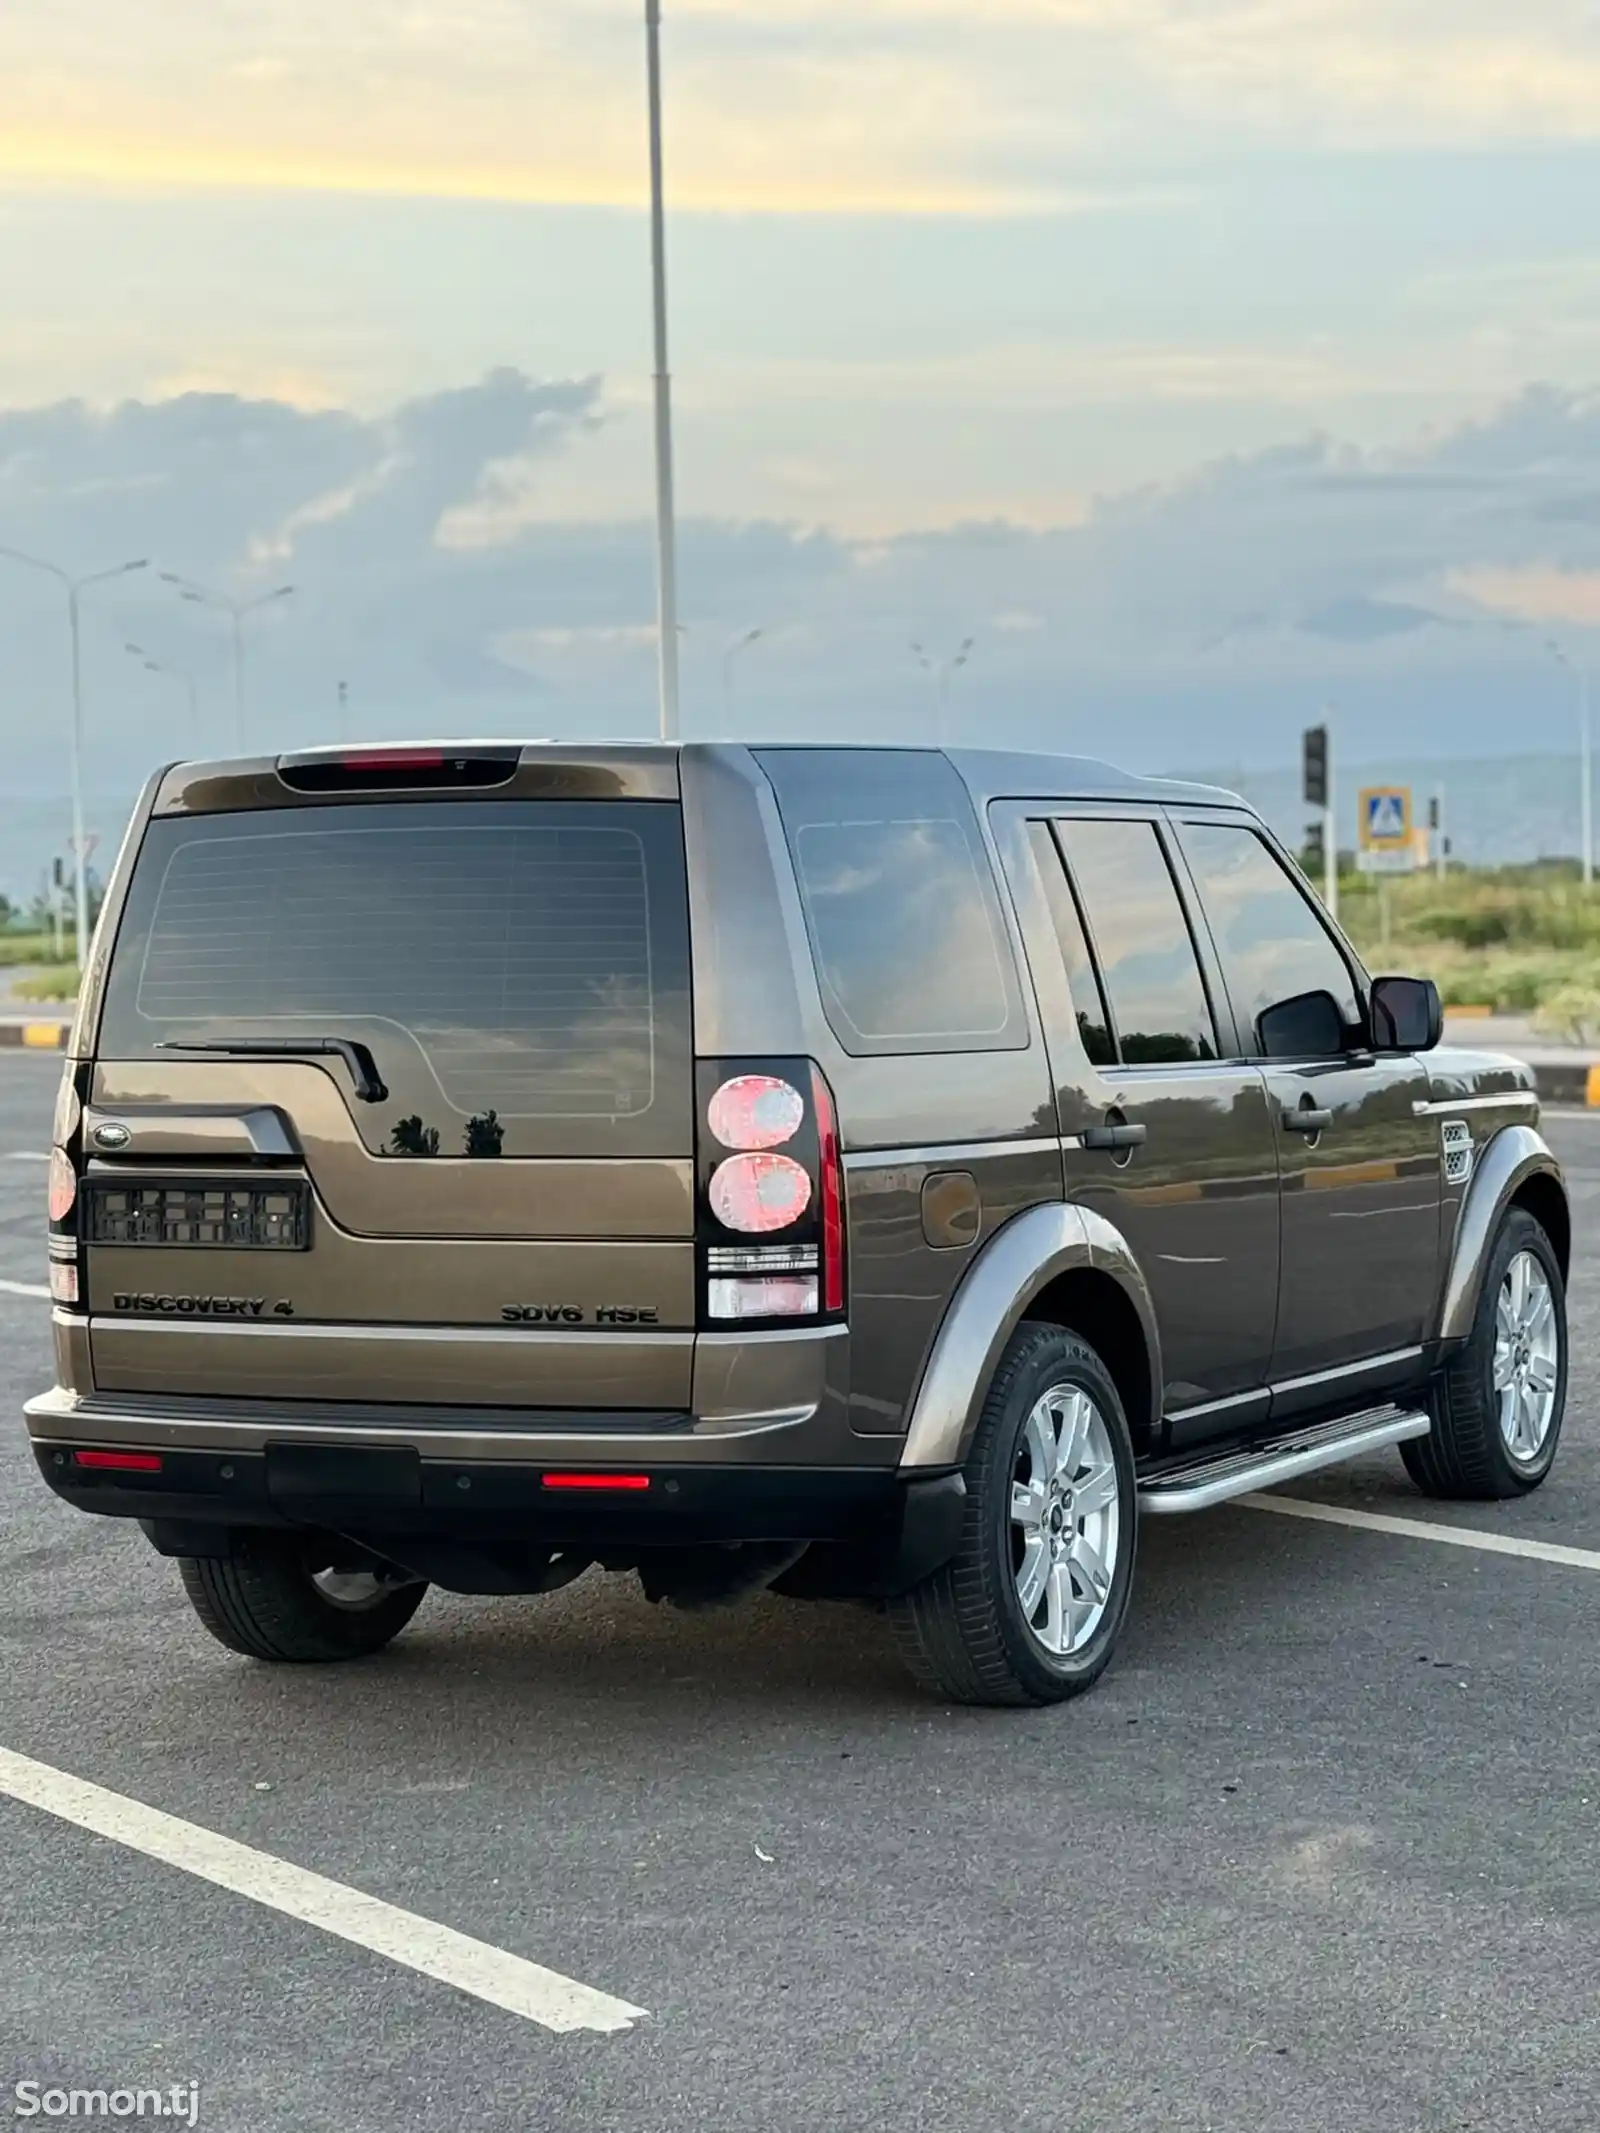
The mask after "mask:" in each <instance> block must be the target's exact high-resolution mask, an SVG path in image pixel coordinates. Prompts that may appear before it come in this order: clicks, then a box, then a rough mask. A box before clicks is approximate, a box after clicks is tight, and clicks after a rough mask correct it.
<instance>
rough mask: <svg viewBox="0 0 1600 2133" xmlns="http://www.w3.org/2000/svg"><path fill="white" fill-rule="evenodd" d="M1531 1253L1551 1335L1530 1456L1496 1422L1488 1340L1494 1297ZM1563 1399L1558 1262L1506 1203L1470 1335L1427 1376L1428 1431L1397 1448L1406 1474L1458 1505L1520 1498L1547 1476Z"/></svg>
mask: <svg viewBox="0 0 1600 2133" xmlns="http://www.w3.org/2000/svg"><path fill="white" fill-rule="evenodd" d="M1522 1252H1527V1253H1531V1255H1532V1256H1533V1258H1534V1259H1536V1260H1537V1261H1538V1263H1539V1265H1540V1267H1541V1268H1542V1269H1543V1271H1544V1275H1545V1279H1546V1280H1547V1281H1548V1283H1549V1285H1550V1295H1551V1301H1552V1306H1553V1310H1554V1326H1555V1334H1556V1357H1557V1362H1556V1385H1555V1408H1554V1412H1553V1414H1552V1416H1551V1420H1550V1423H1549V1426H1548V1429H1547V1430H1546V1433H1545V1436H1544V1440H1543V1442H1542V1443H1541V1444H1540V1446H1539V1448H1538V1450H1537V1452H1536V1453H1534V1454H1532V1455H1529V1456H1524V1457H1519V1456H1517V1455H1516V1454H1515V1453H1514V1452H1513V1451H1512V1449H1511V1447H1510V1445H1509V1444H1508V1443H1507V1441H1506V1438H1505V1435H1504V1434H1503V1432H1502V1430H1501V1427H1500V1400H1499V1396H1498V1395H1497V1393H1496V1392H1495V1387H1494V1372H1495V1339H1496V1330H1497V1314H1498V1310H1499V1303H1500V1294H1501V1290H1502V1287H1503V1286H1504V1284H1505V1280H1506V1275H1507V1270H1508V1269H1509V1268H1510V1266H1511V1263H1512V1261H1513V1260H1514V1259H1515V1258H1516V1257H1517V1256H1518V1254H1519V1253H1522ZM1566 1404H1567V1300H1566V1289H1565V1285H1564V1283H1563V1282H1562V1279H1561V1262H1560V1261H1559V1260H1558V1259H1557V1257H1556V1254H1555V1248H1554V1246H1553V1245H1552V1244H1551V1242H1550V1239H1549V1238H1548V1237H1547V1236H1546V1234H1545V1232H1544V1230H1543V1229H1542V1228H1541V1227H1540V1225H1539V1223H1538V1222H1537V1221H1535V1219H1534V1217H1533V1216H1532V1215H1530V1214H1529V1213H1528V1212H1527V1210H1526V1209H1525V1208H1521V1207H1513V1208H1512V1209H1511V1210H1510V1211H1509V1212H1508V1214H1507V1215H1506V1218H1505V1220H1504V1221H1503V1222H1502V1223H1501V1225H1500V1232H1499V1235H1498V1236H1497V1237H1496V1238H1495V1243H1494V1249H1493V1251H1492V1252H1491V1253H1490V1255H1489V1262H1488V1265H1487V1267H1486V1268H1485V1270H1484V1281H1483V1293H1482V1295H1481V1296H1480V1297H1479V1298H1478V1309H1477V1312H1476V1315H1475V1316H1474V1319H1473V1323H1472V1332H1471V1335H1470V1337H1469V1338H1468V1339H1467V1341H1466V1342H1465V1344H1464V1345H1463V1346H1462V1347H1461V1348H1459V1349H1457V1351H1456V1352H1455V1354H1454V1355H1453V1356H1452V1357H1451V1358H1450V1360H1449V1362H1448V1363H1446V1364H1445V1366H1444V1368H1443V1369H1442V1370H1441V1371H1440V1372H1439V1374H1438V1376H1437V1377H1436V1378H1435V1380H1434V1382H1433V1386H1432V1390H1431V1394H1430V1399H1429V1406H1430V1408H1431V1411H1432V1415H1433V1430H1432V1432H1431V1434H1430V1435H1428V1436H1426V1437H1417V1438H1414V1439H1413V1440H1412V1441H1411V1442H1410V1443H1408V1444H1402V1445H1401V1447H1400V1456H1401V1458H1402V1459H1404V1461H1405V1464H1406V1472H1407V1473H1408V1474H1409V1475H1410V1476H1411V1478H1412V1480H1413V1481H1414V1482H1415V1483H1416V1485H1417V1487H1418V1488H1419V1489H1421V1490H1422V1492H1423V1494H1424V1495H1426V1496H1437V1497H1441V1498H1445V1499H1452V1500H1455V1501H1458V1502H1460V1501H1466V1502H1479V1503H1482V1502H1490V1501H1493V1500H1494V1499H1496V1498H1500V1497H1508V1496H1525V1495H1526V1494H1527V1493H1528V1491H1529V1490H1530V1489H1536V1488H1537V1487H1538V1486H1539V1484H1540V1482H1542V1481H1543V1480H1544V1478H1545V1476H1546V1475H1547V1474H1548V1473H1549V1471H1550V1468H1551V1465H1552V1464H1553V1462H1554V1460H1555V1456H1556V1446H1557V1444H1558V1443H1559V1442H1560V1439H1561V1424H1562V1422H1563V1420H1564V1419H1565V1414H1566Z"/></svg>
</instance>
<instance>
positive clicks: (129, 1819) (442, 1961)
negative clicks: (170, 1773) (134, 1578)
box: [0, 1748, 647, 2034]
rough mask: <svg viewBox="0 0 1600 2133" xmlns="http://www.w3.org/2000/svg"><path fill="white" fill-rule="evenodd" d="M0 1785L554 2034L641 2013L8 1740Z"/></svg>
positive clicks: (612, 2024)
mask: <svg viewBox="0 0 1600 2133" xmlns="http://www.w3.org/2000/svg"><path fill="white" fill-rule="evenodd" d="M0 1793H9V1794H10V1796H11V1798H12V1799H14V1800H21V1801H23V1802H25V1803H26V1805H28V1806H29V1807H38V1808H41V1809H42V1810H43V1811H44V1813H46V1814H50V1815H56V1816H58V1817H59V1818H60V1819H61V1820H62V1821H63V1822H71V1823H74V1824H75V1825H76V1826H77V1827H78V1828H79V1829H87V1830H90V1831H92V1832H93V1833H94V1835H95V1836H97V1837H107V1838H109V1839H110V1840H111V1842H112V1843H113V1844H125V1845H127V1846H128V1847H129V1849H130V1850H132V1851H136V1852H143V1853H144V1855H145V1856H146V1857H147V1858H150V1859H159V1860H162V1861H163V1862H164V1863H165V1864H166V1865H168V1866H175V1867H178V1868H179V1869H180V1870H181V1871H182V1872H184V1873H186V1874H195V1875H198V1877H199V1878H200V1879H201V1880H202V1881H210V1882H213V1883H214V1884H215V1885H216V1886H217V1887H218V1888H220V1889H230V1890H232V1892H233V1893H234V1894H235V1895H236V1896H245V1897H248V1898H249V1900H250V1901H251V1902H252V1903H259V1904H263V1905H265V1906H266V1908H267V1909H268V1910H271V1911H281V1912H283V1913H284V1915H285V1916H286V1917H289V1918H298V1919H300V1920H301V1921H302V1922H303V1923H304V1924H306V1925H311V1926H319V1927H320V1928H321V1929H322V1931H323V1932H324V1933H332V1934H335V1935H336V1936H337V1937H338V1938H339V1939H340V1940H347V1941H351V1942H353V1943H354V1944H355V1946H357V1947H358V1948H370V1949H371V1950H372V1951H373V1953H374V1954H377V1955H382V1956H387V1958H388V1959H389V1961H390V1962H394V1963H401V1964H403V1965H404V1966H405V1968H406V1969H408V1970H416V1971H420V1972H421V1974H422V1975H423V1976H424V1977H431V1978H437V1979H438V1980H439V1982H440V1983H441V1984H444V1985H453V1986H455V1988H456V1990H457V1991H458V1992H465V1993H470V1994H471V1996H472V1997H473V1998H474V1999H477V2000H487V2001H488V2003H489V2005H490V2006H491V2007H503V2008H504V2009H505V2010H506V2012H507V2013H508V2014H514V2015H521V2016H522V2017H523V2019H524V2020H525V2021H528V2022H537V2023H539V2024H540V2026H541V2027H542V2028H545V2029H551V2030H556V2031H558V2032H561V2033H563V2034H565V2033H567V2032H569V2031H572V2030H580V2029H590V2030H602V2031H605V2032H608V2033H609V2032H615V2031H617V2030H624V2029H630V2028H631V2027H632V2026H633V2024H634V2023H635V2022H638V2021H643V2020H645V2019H646V2018H647V2011H646V2009H644V2008H643V2007H632V2006H630V2005H629V2004H628V2002H627V2001H626V2000H617V1999H613V1998H612V1996H611V1995H610V1993H608V1992H597V1991H595V1989H594V1988H593V1987H592V1986H590V1985H580V1984H578V1983H576V1982H575V1981H574V1980H573V1979H572V1978H569V1977H563V1976H562V1975H561V1974H560V1972H559V1971H556V1970H546V1969H545V1968H544V1967H543V1966H542V1965H541V1964H539V1963H530V1962H527V1961H526V1960H525V1959H524V1958H523V1957H522V1956H520V1955H508V1954H507V1953H506V1952H505V1950H504V1949H503V1948H491V1947H490V1946H489V1945H488V1944H487V1942H485V1941H480V1940H472V1939H469V1937H468V1936H467V1935H466V1934H465V1933H457V1932H455V1931H454V1930H453V1929H452V1928H451V1927H449V1926H441V1925H436V1924H434V1922H433V1921H432V1920H431V1919H428V1918H419V1917H417V1916H416V1914H415V1913H414V1912H411V1911H402V1910H400V1909H398V1908H397V1907H396V1906H395V1905H394V1904H392V1903H384V1902H383V1901H382V1900H381V1899H380V1898H378V1897H376V1896H366V1895H363V1894H362V1892H361V1891H360V1890H359V1889H351V1888H346V1887H345V1886H344V1884H343V1883H342V1882H338V1881H328V1880H325V1879H324V1878H323V1876H322V1875H321V1874H313V1873H308V1872H307V1870H306V1869H305V1868H304V1867H299V1866H291V1865H290V1864H289V1862H288V1861H287V1860H285V1859H275V1858H273V1857H272V1855H271V1854H270V1853H268V1852H258V1851H256V1850H254V1849H253V1848H252V1847H251V1846H250V1845H248V1844H238V1843H236V1842H235V1841H234V1840H233V1838H231V1837H221V1836H218V1835H217V1834H216V1832H215V1831H214V1830H209V1829H201V1828H199V1827H198V1826H197V1825H196V1824H195V1823H193V1822H184V1821H180V1820H179V1818H178V1817H177V1816H176V1815H169V1814H163V1813H162V1812H161V1810H160V1809H159V1808H156V1807H146V1806H145V1805H144V1804H143V1802H142V1801H139V1800H130V1799H127V1798H125V1797H124V1796H123V1795H122V1794H121V1793H118V1792H107V1791H106V1790H105V1789H104V1788H103V1787H102V1786H99V1785H92V1784H90V1783H89V1782H88V1781H87V1780H86V1779H84V1778H76V1777H72V1776H71V1775H70V1774H69V1773H68V1772H66V1771H64V1770H53V1769H52V1768H51V1767H50V1765H49V1764H48V1763H36V1762H33V1761H32V1760H31V1759H30V1758H29V1757H27V1756H25V1755H17V1754H15V1753H13V1751H12V1750H11V1749H9V1748H0Z"/></svg>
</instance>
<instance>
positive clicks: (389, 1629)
mask: <svg viewBox="0 0 1600 2133" xmlns="http://www.w3.org/2000/svg"><path fill="white" fill-rule="evenodd" d="M178 1569H179V1572H180V1574H181V1576H182V1578H183V1589H184V1591H185V1592H186V1593H187V1594H188V1595H189V1603H190V1605H191V1606H192V1607H193V1609H194V1611H195V1613H196V1614H197V1615H198V1616H199V1617H200V1620H201V1621H202V1622H203V1623H204V1625H205V1627H206V1628H207V1629H208V1630H209V1631H210V1632H211V1634H212V1636H213V1637H215V1638H216V1640H217V1642H218V1643H219V1644H225V1645H226V1646H227V1647H228V1649H229V1651H231V1652H239V1653H242V1654H243V1656H244V1657H245V1658H247V1659H276V1660H279V1661H287V1662H290V1663H296V1662H297V1663H299V1664H301V1665H319V1664H323V1665H325V1664H327V1663H328V1662H330V1661H332V1660H335V1659H364V1658H366V1657H367V1656H368V1655H369V1654H371V1653H373V1652H379V1651H382V1649H383V1647H384V1646H385V1645H386V1644H389V1643H391V1642H392V1641H393V1640H394V1638H396V1637H398V1636H399V1634H400V1632H401V1630H403V1629H404V1628H405V1626H406V1624H407V1623H408V1622H409V1621H410V1620H411V1617H412V1616H413V1615H414V1614H415V1613H416V1611H417V1609H418V1608H419V1607H420V1606H421V1605H422V1598H423V1594H424V1593H425V1592H426V1591H427V1589H428V1588H427V1586H426V1585H423V1584H419V1583H405V1584H401V1583H397V1582H395V1581H393V1580H391V1579H388V1578H386V1577H385V1576H383V1575H382V1573H381V1572H378V1571H374V1570H370V1569H341V1568H319V1567H318V1566H317V1565H316V1564H315V1563H313V1562H312V1561H311V1560H309V1559H308V1557H307V1555H306V1553H305V1550H304V1548H303V1547H302V1546H301V1544H300V1543H299V1542H298V1541H296V1540H293V1539H282V1538H280V1537H279V1536H277V1535H276V1534H266V1533H262V1534H256V1533H240V1534H236V1535H235V1536H234V1538H233V1542H232V1548H231V1552H230V1553H229V1554H227V1555H226V1556H218V1557H212V1556H185V1557H183V1558H182V1559H181V1560H180V1562H179V1564H178Z"/></svg>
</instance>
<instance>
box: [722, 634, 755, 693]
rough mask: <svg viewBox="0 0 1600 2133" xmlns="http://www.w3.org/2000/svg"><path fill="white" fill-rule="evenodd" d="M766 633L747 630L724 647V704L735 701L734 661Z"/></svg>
mask: <svg viewBox="0 0 1600 2133" xmlns="http://www.w3.org/2000/svg"><path fill="white" fill-rule="evenodd" d="M765 634H766V632H765V631H764V630H760V629H753V630H746V631H745V633H744V635H743V636H742V637H735V638H734V639H733V641H732V642H731V643H730V644H729V645H728V646H726V648H725V649H724V651H723V654H722V700H723V702H724V704H727V705H731V704H732V702H733V662H734V661H735V660H736V659H737V658H738V656H739V654H740V653H741V652H745V651H748V650H749V648H750V646H751V645H753V644H755V643H757V642H759V640H760V639H761V638H762V637H763V636H765Z"/></svg>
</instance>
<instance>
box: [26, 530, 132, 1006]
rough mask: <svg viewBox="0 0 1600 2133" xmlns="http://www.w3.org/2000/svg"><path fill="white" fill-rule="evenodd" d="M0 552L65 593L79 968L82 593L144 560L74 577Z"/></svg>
mask: <svg viewBox="0 0 1600 2133" xmlns="http://www.w3.org/2000/svg"><path fill="white" fill-rule="evenodd" d="M0 555H3V556H6V557H8V558H9V559H10V561H12V562H13V563H25V564H26V565H27V566H28V568H29V569H30V570H42V571H44V572H45V573H46V575H47V576H49V577H52V578H54V579H55V581H56V583H57V584H58V585H59V586H61V587H62V589H63V590H64V591H65V593H66V596H67V626H68V629H69V630H70V632H71V636H72V745H71V762H72V906H73V947H74V952H75V954H76V957H77V963H78V968H79V969H80V970H82V968H83V966H84V964H85V963H86V962H87V961H88V959H89V881H88V865H89V855H88V852H87V850H86V849H85V841H86V833H85V829H84V820H83V643H82V636H83V632H82V613H83V610H82V596H83V593H84V592H85V590H86V589H87V588H88V587H89V586H91V585H101V584H103V583H104V582H105V580H106V579H107V578H122V577H126V576H127V574H128V572H129V571H131V570H143V569H144V568H145V567H146V565H145V560H144V558H143V557H141V558H140V559H139V560H138V561H137V562H134V563H118V564H115V565H114V566H113V567H112V568H111V569H110V570H92V571H90V573H89V575H88V576H87V577H83V578H74V577H71V576H69V575H68V573H67V572H66V571H64V570H63V569H62V568H61V566H60V565H59V564H58V563H47V562H46V561H45V559H44V558H43V556H37V555H25V554H24V553H23V552H22V550H21V549H20V548H0Z"/></svg>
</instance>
